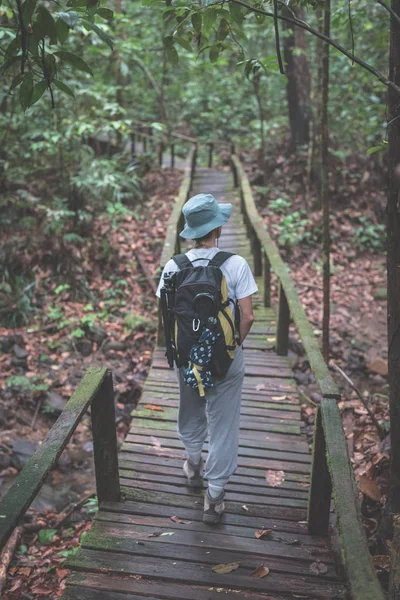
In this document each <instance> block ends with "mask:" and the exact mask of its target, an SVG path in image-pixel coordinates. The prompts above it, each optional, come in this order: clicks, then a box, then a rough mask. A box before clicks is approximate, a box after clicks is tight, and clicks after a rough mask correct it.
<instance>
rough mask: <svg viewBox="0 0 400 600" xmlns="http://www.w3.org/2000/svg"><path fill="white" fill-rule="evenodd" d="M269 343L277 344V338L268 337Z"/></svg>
mask: <svg viewBox="0 0 400 600" xmlns="http://www.w3.org/2000/svg"><path fill="white" fill-rule="evenodd" d="M267 342H276V337H267Z"/></svg>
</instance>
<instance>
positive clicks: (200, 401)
mask: <svg viewBox="0 0 400 600" xmlns="http://www.w3.org/2000/svg"><path fill="white" fill-rule="evenodd" d="M182 212H183V215H184V218H185V227H184V229H183V231H182V232H181V233H180V236H181V237H182V238H184V239H188V240H193V241H194V247H193V248H192V249H191V250H189V251H188V252H187V253H186V259H188V260H189V261H190V262H191V263H192V264H193V265H196V266H207V265H208V264H211V263H210V261H213V259H214V260H215V258H216V255H217V254H218V253H219V249H218V240H219V238H220V236H221V230H222V226H223V225H225V224H226V223H227V221H228V220H229V217H230V216H231V213H232V205H231V204H221V203H217V201H216V200H215V198H214V197H213V196H212V195H211V194H198V195H196V196H194V197H192V198H190V200H188V202H187V203H186V204H185V205H184V207H183V210H182ZM220 254H221V255H222V254H225V253H220ZM176 258H179V257H176ZM178 262H179V261H178ZM220 269H221V271H222V274H223V275H224V276H225V279H226V284H227V290H228V296H229V301H230V302H231V303H232V304H233V308H232V312H234V311H239V312H240V326H239V331H237V335H238V340H237V345H236V348H235V350H234V353H233V352H232V356H233V360H232V362H231V364H230V367H229V369H228V370H227V372H226V374H225V376H224V377H222V378H218V379H216V380H215V381H214V380H213V384H212V387H209V388H208V389H207V390H206V392H204V396H203V397H202V396H201V395H199V389H194V388H193V387H190V385H187V383H186V382H187V376H186V375H185V366H180V367H179V368H176V373H177V378H178V383H179V412H178V423H177V430H178V436H179V439H180V440H181V441H182V442H183V444H184V446H185V449H186V454H187V459H186V461H185V463H184V465H183V472H184V475H185V476H186V479H187V483H188V485H189V486H190V487H199V486H201V485H202V483H203V468H204V467H205V470H204V477H205V478H206V479H207V481H208V489H207V492H206V494H205V497H204V513H203V521H204V522H205V523H211V524H213V523H218V522H219V521H220V519H221V516H222V514H223V512H224V497H225V486H226V484H227V482H228V480H229V478H230V476H231V475H232V474H233V473H234V471H235V470H236V467H237V454H238V445H239V427H240V403H241V395H242V387H243V379H244V359H243V346H242V344H243V342H244V340H245V338H246V336H247V334H248V333H249V331H250V328H251V326H252V324H253V321H254V316H253V306H252V295H253V294H254V293H255V292H256V291H257V290H258V287H257V284H256V282H255V280H254V277H253V274H252V272H251V269H250V267H249V265H248V263H247V261H246V260H245V259H244V258H243V257H241V256H239V255H237V254H233V255H228V258H225V257H224V262H222V264H221V265H220ZM177 271H179V266H178V264H177V262H176V261H175V260H174V259H171V260H170V261H168V263H167V264H166V265H165V267H164V269H163V272H162V275H161V279H160V283H159V286H158V289H157V296H158V297H160V296H161V289H162V288H163V286H164V278H165V275H166V274H171V273H175V272H177ZM237 316H238V315H236V317H237ZM235 320H237V319H235ZM203 346H204V345H203ZM201 349H203V347H201ZM200 362H201V360H200ZM186 371H187V369H186ZM185 379H186V382H185ZM200 386H201V381H200V385H199V388H200ZM207 434H208V435H209V445H208V455H207V460H206V462H205V465H204V461H203V458H202V449H203V445H204V442H205V441H206V438H207Z"/></svg>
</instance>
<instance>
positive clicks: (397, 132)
mask: <svg viewBox="0 0 400 600" xmlns="http://www.w3.org/2000/svg"><path fill="white" fill-rule="evenodd" d="M391 9H392V11H393V13H394V14H392V17H391V31H390V53H389V77H390V79H391V80H393V81H394V82H395V83H396V84H397V85H400V19H399V16H400V0H392V3H391ZM396 15H397V18H396ZM388 142H389V147H388V169H389V173H388V175H389V177H388V184H389V185H388V198H387V278H388V342H389V351H388V355H389V397H390V424H391V443H392V488H391V509H392V512H396V513H400V97H399V94H397V93H396V91H395V90H393V89H392V88H389V96H388Z"/></svg>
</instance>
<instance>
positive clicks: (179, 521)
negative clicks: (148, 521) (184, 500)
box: [170, 515, 192, 525]
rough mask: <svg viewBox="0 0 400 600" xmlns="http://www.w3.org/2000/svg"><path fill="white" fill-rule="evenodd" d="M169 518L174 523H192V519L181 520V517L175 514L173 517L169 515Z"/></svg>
mask: <svg viewBox="0 0 400 600" xmlns="http://www.w3.org/2000/svg"><path fill="white" fill-rule="evenodd" d="M170 519H171V521H173V522H174V523H182V525H191V524H192V521H182V519H180V518H179V517H177V516H176V515H174V516H173V517H170Z"/></svg>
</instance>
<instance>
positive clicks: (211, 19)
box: [203, 8, 217, 32]
mask: <svg viewBox="0 0 400 600" xmlns="http://www.w3.org/2000/svg"><path fill="white" fill-rule="evenodd" d="M216 21H217V11H216V10H215V9H214V8H209V9H208V10H206V11H205V12H204V13H203V26H204V29H205V30H206V31H207V32H208V31H210V30H211V29H212V27H214V25H215V23H216Z"/></svg>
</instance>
